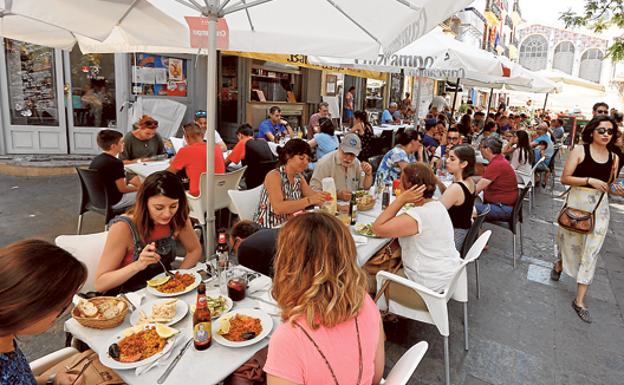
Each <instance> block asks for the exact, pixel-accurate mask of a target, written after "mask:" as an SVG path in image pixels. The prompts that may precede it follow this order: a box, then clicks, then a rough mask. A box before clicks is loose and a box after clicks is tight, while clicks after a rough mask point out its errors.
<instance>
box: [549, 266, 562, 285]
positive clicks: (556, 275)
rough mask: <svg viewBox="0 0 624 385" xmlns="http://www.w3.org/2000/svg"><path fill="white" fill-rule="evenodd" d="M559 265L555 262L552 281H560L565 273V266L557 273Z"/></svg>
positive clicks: (551, 272)
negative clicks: (562, 273)
mask: <svg viewBox="0 0 624 385" xmlns="http://www.w3.org/2000/svg"><path fill="white" fill-rule="evenodd" d="M558 263H559V262H555V263H554V264H553V267H552V270H550V279H551V280H553V281H559V278H561V272H562V271H563V266H562V269H561V270H559V271H557V269H556V267H557V264H558Z"/></svg>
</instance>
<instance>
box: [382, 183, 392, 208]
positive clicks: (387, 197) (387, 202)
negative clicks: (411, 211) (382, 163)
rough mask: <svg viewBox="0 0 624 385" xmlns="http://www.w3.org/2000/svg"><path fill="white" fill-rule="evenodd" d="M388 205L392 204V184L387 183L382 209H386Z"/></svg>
mask: <svg viewBox="0 0 624 385" xmlns="http://www.w3.org/2000/svg"><path fill="white" fill-rule="evenodd" d="M388 206H390V185H389V184H386V185H385V186H384V190H383V194H382V196H381V209H382V210H385V209H386V208H388Z"/></svg>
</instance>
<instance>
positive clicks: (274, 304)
mask: <svg viewBox="0 0 624 385" xmlns="http://www.w3.org/2000/svg"><path fill="white" fill-rule="evenodd" d="M247 297H249V298H251V299H255V300H256V301H260V302H264V303H266V304H267V305H271V306H274V307H277V304H276V303H273V302H270V301H267V300H266V299H264V298H260V297H257V296H255V295H249V294H247Z"/></svg>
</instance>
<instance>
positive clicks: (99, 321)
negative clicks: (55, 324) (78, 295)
mask: <svg viewBox="0 0 624 385" xmlns="http://www.w3.org/2000/svg"><path fill="white" fill-rule="evenodd" d="M86 301H89V302H91V303H92V304H94V305H95V306H97V305H98V304H100V303H102V302H108V301H112V302H115V304H116V303H117V302H121V303H122V304H123V309H122V310H121V311H120V312H119V313H118V314H117V315H116V316H114V317H112V318H103V317H102V315H101V314H100V313H99V312H98V314H97V316H95V317H85V316H83V315H82V314H81V312H80V310H79V309H78V306H75V307H74V308H73V309H72V312H71V315H72V317H73V318H74V319H75V320H76V321H78V323H79V324H81V325H82V326H85V327H88V328H94V329H111V328H114V327H117V326H119V325H121V323H122V322H123V320H124V318H125V317H126V314H128V303H126V301H124V300H122V299H120V298H116V297H94V298H91V299H88V300H86Z"/></svg>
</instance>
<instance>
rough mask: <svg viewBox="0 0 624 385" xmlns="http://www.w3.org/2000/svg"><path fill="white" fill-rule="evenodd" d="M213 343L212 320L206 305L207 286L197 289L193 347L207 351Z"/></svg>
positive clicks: (203, 285) (202, 285)
mask: <svg viewBox="0 0 624 385" xmlns="http://www.w3.org/2000/svg"><path fill="white" fill-rule="evenodd" d="M211 343H212V318H211V316H210V309H208V306H207V304H206V284H204V283H203V282H202V283H200V284H199V286H198V287H197V304H196V306H195V313H194V314H193V345H195V349H197V350H206V349H208V348H209V347H210V344H211Z"/></svg>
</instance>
